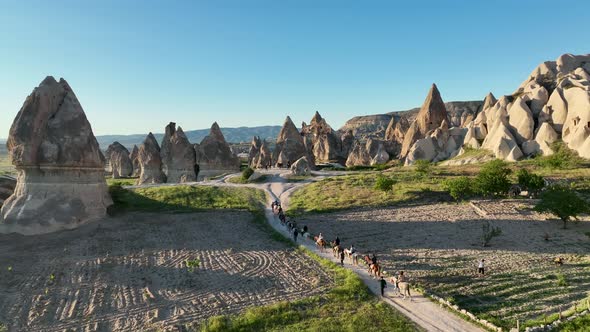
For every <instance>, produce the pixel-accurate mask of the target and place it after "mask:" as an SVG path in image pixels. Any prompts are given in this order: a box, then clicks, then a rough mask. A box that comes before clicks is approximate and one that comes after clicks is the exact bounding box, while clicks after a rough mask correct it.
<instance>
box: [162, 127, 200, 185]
mask: <svg viewBox="0 0 590 332" xmlns="http://www.w3.org/2000/svg"><path fill="white" fill-rule="evenodd" d="M160 158H161V159H162V172H164V174H165V175H166V182H168V183H183V182H194V181H196V180H197V176H196V174H195V149H194V147H193V145H192V144H191V143H190V142H189V141H188V138H187V137H186V135H185V134H184V131H182V128H181V127H178V128H176V123H174V122H170V123H169V124H168V125H167V126H166V130H165V134H164V138H163V139H162V146H161V149H160Z"/></svg>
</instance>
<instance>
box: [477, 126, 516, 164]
mask: <svg viewBox="0 0 590 332" xmlns="http://www.w3.org/2000/svg"><path fill="white" fill-rule="evenodd" d="M515 146H516V147H518V144H517V143H516V139H515V138H514V136H513V135H512V133H511V132H510V129H508V126H507V125H506V120H501V121H497V122H496V124H495V126H494V127H493V128H492V129H491V130H490V132H489V133H488V135H487V136H486V138H485V140H484V141H483V143H482V145H481V147H482V148H483V149H487V150H490V151H492V152H493V153H494V155H495V156H496V158H498V159H506V157H508V155H509V154H510V153H511V151H512V149H513V148H514V147H515ZM521 154H522V153H521ZM514 155H518V153H517V152H516V151H515V152H514V153H513V156H514Z"/></svg>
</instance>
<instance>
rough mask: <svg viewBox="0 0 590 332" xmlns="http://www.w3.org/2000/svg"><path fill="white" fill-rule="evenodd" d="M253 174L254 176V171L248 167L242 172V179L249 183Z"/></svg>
mask: <svg viewBox="0 0 590 332" xmlns="http://www.w3.org/2000/svg"><path fill="white" fill-rule="evenodd" d="M252 174H254V170H253V169H252V168H250V167H246V168H245V169H244V170H243V171H242V179H244V181H248V179H249V178H250V177H251V176H252Z"/></svg>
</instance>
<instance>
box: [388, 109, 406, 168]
mask: <svg viewBox="0 0 590 332" xmlns="http://www.w3.org/2000/svg"><path fill="white" fill-rule="evenodd" d="M409 127H410V124H409V123H408V120H406V118H405V117H404V116H400V117H399V119H398V120H397V121H396V118H395V117H391V121H390V122H389V125H388V126H387V130H386V131H385V141H386V142H388V143H389V144H388V145H389V148H388V153H389V154H390V155H392V156H394V157H396V158H397V157H398V156H399V154H400V152H401V148H402V144H403V142H404V137H405V135H406V132H407V131H408V129H409Z"/></svg>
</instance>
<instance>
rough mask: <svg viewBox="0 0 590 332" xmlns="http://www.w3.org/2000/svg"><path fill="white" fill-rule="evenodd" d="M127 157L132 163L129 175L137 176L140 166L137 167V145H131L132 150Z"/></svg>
mask: <svg viewBox="0 0 590 332" xmlns="http://www.w3.org/2000/svg"><path fill="white" fill-rule="evenodd" d="M129 159H131V164H132V165H133V172H132V173H131V176H132V177H138V176H139V173H140V171H141V167H139V149H138V148H137V145H133V150H131V153H130V154H129Z"/></svg>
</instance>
